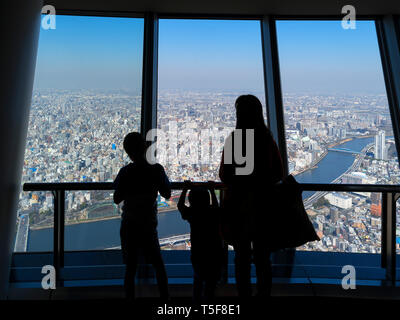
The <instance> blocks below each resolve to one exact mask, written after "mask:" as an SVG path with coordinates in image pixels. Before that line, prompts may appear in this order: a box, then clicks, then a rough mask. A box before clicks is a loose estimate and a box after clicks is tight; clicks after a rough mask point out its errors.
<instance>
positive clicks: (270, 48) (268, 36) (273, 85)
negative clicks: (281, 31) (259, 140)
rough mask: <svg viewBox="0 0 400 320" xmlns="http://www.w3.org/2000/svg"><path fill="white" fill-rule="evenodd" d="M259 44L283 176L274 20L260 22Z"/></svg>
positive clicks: (283, 141)
mask: <svg viewBox="0 0 400 320" xmlns="http://www.w3.org/2000/svg"><path fill="white" fill-rule="evenodd" d="M261 44H262V54H263V68H264V87H265V104H266V108H267V116H268V126H269V128H270V130H271V132H272V135H273V137H274V139H275V141H276V142H277V144H278V147H279V151H280V153H281V156H282V161H283V166H284V171H285V174H287V173H288V161H287V150H286V137H285V123H284V115H283V102H282V92H281V79H280V70H279V58H278V44H277V36H276V26H275V20H274V19H272V18H271V17H269V16H265V17H264V18H263V19H262V20H261Z"/></svg>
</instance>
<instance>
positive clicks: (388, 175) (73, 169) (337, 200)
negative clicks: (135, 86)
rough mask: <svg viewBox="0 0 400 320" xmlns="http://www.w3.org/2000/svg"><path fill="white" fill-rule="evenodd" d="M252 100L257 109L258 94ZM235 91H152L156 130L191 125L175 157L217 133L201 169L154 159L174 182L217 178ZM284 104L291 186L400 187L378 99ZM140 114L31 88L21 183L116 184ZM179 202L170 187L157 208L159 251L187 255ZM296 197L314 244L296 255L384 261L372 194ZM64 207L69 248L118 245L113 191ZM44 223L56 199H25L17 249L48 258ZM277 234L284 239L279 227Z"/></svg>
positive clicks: (305, 98) (97, 94) (300, 97)
mask: <svg viewBox="0 0 400 320" xmlns="http://www.w3.org/2000/svg"><path fill="white" fill-rule="evenodd" d="M250 93H252V94H255V95H257V96H258V97H259V98H260V100H261V101H262V103H263V105H265V104H264V94H263V93H262V92H250ZM240 94H242V92H235V91H220V92H213V91H207V90H202V91H196V90H160V92H159V97H158V107H157V126H158V128H159V129H162V130H163V131H166V132H167V131H168V130H171V126H172V125H174V126H176V128H177V130H178V131H179V130H182V129H188V128H189V129H192V131H190V132H192V135H189V136H185V137H178V141H177V142H178V143H177V146H178V150H177V152H178V154H179V152H181V153H183V155H185V152H191V150H192V149H196V147H197V144H198V143H199V138H200V137H199V135H200V133H199V132H200V131H201V130H202V131H204V130H210V134H211V135H212V136H213V137H214V136H215V137H216V138H215V139H212V141H210V149H209V151H210V152H209V155H210V157H209V158H208V159H207V161H206V162H202V163H194V164H188V163H187V162H181V161H180V160H181V159H184V157H178V158H176V159H172V160H171V159H163V160H162V161H160V162H161V164H162V165H163V166H164V167H165V169H166V172H167V175H168V176H169V178H170V180H171V181H184V180H187V179H190V180H192V181H209V180H219V178H218V168H219V163H220V159H221V153H222V147H223V143H224V138H225V137H226V136H227V135H228V134H229V132H230V131H231V130H232V129H233V128H234V126H235V109H234V101H235V99H236V98H237V97H238V96H239V95H240ZM283 102H284V110H285V114H284V116H285V129H286V143H287V154H288V166H289V172H290V173H291V174H293V175H294V176H295V178H296V179H297V180H298V182H303V183H307V182H314V183H362V184H398V183H399V181H400V170H399V166H398V159H397V153H396V147H395V144H394V139H393V133H392V125H391V119H390V114H389V108H388V104H387V99H386V95H384V94H382V95H376V94H375V95H372V94H371V95H367V94H366V95H357V96H351V95H323V94H320V95H318V94H314V95H311V94H295V93H293V94H288V93H285V94H284V95H283ZM140 106H141V98H140V94H138V93H132V92H129V91H124V90H113V91H111V90H101V91H100V90H40V91H35V92H34V94H33V97H32V108H31V111H30V121H29V127H28V136H27V143H26V150H25V161H24V167H23V172H22V183H25V182H89V181H94V182H96V181H109V182H110V181H113V180H114V178H115V177H116V175H117V173H118V171H119V169H120V168H121V167H122V166H124V165H125V164H127V163H128V162H129V159H128V157H127V156H126V155H125V154H124V151H123V149H122V141H123V138H124V136H125V135H126V134H127V133H128V132H131V131H139V130H140V117H141V107H140ZM196 150H197V149H196ZM332 163H334V165H332ZM178 196H179V192H178V191H174V193H173V196H172V198H171V199H170V200H168V201H167V200H165V199H163V198H161V197H160V198H159V200H158V207H159V217H160V219H159V233H160V232H161V231H160V230H161V229H162V234H160V243H161V245H162V248H164V249H175V250H176V249H189V248H190V242H189V237H188V232H189V228H188V225H187V224H186V223H185V222H182V221H178V220H181V218H180V215H179V213H177V208H176V202H177V198H178ZM303 198H304V205H305V208H306V210H307V213H308V214H309V217H310V219H311V221H312V222H313V225H314V227H315V229H316V231H317V233H318V235H319V237H320V238H321V241H318V242H312V243H308V244H306V245H305V246H302V247H300V248H298V250H318V251H336V252H360V253H380V250H381V214H382V212H381V211H382V204H381V199H380V195H379V194H374V193H372V194H367V193H349V192H347V193H326V192H325V193H323V192H315V193H311V192H308V193H306V192H304V193H303ZM65 201H66V202H65V208H66V216H65V224H66V235H67V233H69V237H71V238H75V239H81V240H80V243H78V244H77V246H76V247H73V246H72V244H71V246H70V250H92V249H113V248H118V246H119V245H118V243H117V242H118V241H119V238H118V230H117V229H116V228H117V227H116V226H117V224H118V220H119V216H120V210H119V208H118V207H117V206H115V205H114V204H113V202H112V191H74V192H67V193H66V200H65ZM267 207H268V206H267V204H266V208H267ZM266 214H268V212H267V209H266ZM397 214H398V215H399V212H398V213H397ZM161 217H163V218H162V219H161ZM398 220H399V219H398ZM100 222H101V226H100ZM106 223H107V224H108V225H105V224H106ZM96 224H97V226H98V227H96ZM111 224H112V227H110V226H111ZM83 225H85V226H86V227H87V228H89V226H90V228H91V229H90V230H94V231H92V233H91V234H90V235H83V236H82V235H73V233H74V232H78V231H73V230H77V229H73V228H77V227H78V226H83ZM52 226H53V195H52V194H51V193H50V192H47V193H46V192H21V195H20V200H19V210H18V221H17V233H16V242H15V251H46V249H48V243H49V242H50V244H51V238H49V235H50V233H49V230H51V228H52ZM68 228H69V229H68ZM100 228H102V229H100ZM279 228H280V229H282V230H283V231H284V229H285V226H284V225H282V226H279ZM111 229H112V230H113V236H110V237H109V238H110V239H108V238H107V236H105V231H104V230H111ZM97 230H98V232H97ZM80 232H83V231H80ZM85 237H90V241H91V242H92V244H89V243H86V242H85V241H86V240H85V239H86V238H85ZM111 238H112V239H111ZM34 242H36V243H34ZM66 246H68V240H67V239H66ZM397 249H398V250H399V248H398V247H397ZM66 250H67V248H66Z"/></svg>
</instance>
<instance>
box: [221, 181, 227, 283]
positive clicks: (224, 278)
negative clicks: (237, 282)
mask: <svg viewBox="0 0 400 320" xmlns="http://www.w3.org/2000/svg"><path fill="white" fill-rule="evenodd" d="M224 201H225V189H224V188H222V189H220V190H219V205H220V207H222V206H223V205H224ZM228 256H229V255H228V244H227V243H226V242H224V255H223V261H222V268H221V279H220V280H221V283H222V284H227V283H228Z"/></svg>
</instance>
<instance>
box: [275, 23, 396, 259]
mask: <svg viewBox="0 0 400 320" xmlns="http://www.w3.org/2000/svg"><path fill="white" fill-rule="evenodd" d="M277 36H278V50H279V61H280V69H281V80H282V91H283V102H284V115H285V130H286V142H287V151H288V163H289V171H290V172H291V173H292V174H293V175H295V176H296V179H297V180H298V181H299V182H303V183H345V184H346V183H356V184H397V183H399V181H400V179H399V177H400V171H399V166H398V159H397V153H396V148H395V144H394V139H393V131H392V123H391V118H390V113H389V108H388V101H387V97H386V93H385V92H386V91H385V84H384V79H383V72H382V67H381V59H380V55H379V47H378V42H377V36H376V30H375V24H374V22H373V21H357V23H356V29H343V28H342V24H341V21H278V22H277ZM311 195H312V197H310V196H311ZM303 197H304V198H305V204H306V206H309V207H310V208H313V213H312V214H311V219H312V220H313V221H314V222H315V223H318V224H319V226H320V227H319V230H320V231H321V236H322V241H321V242H320V243H319V244H318V246H315V247H313V246H309V248H312V249H318V250H328V251H332V250H334V251H351V252H372V253H375V252H379V250H378V248H379V246H380V235H379V236H378V234H376V232H378V233H380V215H381V201H380V195H375V194H372V195H371V194H366V193H364V194H363V193H353V194H345V195H344V196H343V195H341V194H334V195H333V196H332V195H330V196H329V195H324V194H322V193H318V192H317V193H314V194H313V193H312V192H304V193H303ZM328 198H329V199H330V200H329V199H328ZM342 202H343V203H347V202H349V203H350V202H351V206H350V207H346V208H342V207H341V206H340V205H338V203H342ZM343 210H344V211H345V214H342V213H343V212H344V211H343ZM338 215H339V217H340V216H341V215H343V217H344V218H345V221H341V220H340V219H337V216H338ZM318 217H321V218H318ZM378 226H379V227H378ZM338 228H341V230H340V234H339V233H337V232H333V231H332V230H335V229H336V230H338ZM377 228H378V229H377ZM331 231H332V232H331ZM342 234H348V235H350V234H352V235H354V236H353V237H349V239H348V243H344V242H341V241H342V240H343V237H342V236H341V235H342ZM328 238H329V241H328V240H327V239H328ZM340 243H342V244H340ZM338 244H339V245H338Z"/></svg>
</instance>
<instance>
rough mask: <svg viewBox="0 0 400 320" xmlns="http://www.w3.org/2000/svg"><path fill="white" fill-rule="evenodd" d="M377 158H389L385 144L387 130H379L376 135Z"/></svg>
mask: <svg viewBox="0 0 400 320" xmlns="http://www.w3.org/2000/svg"><path fill="white" fill-rule="evenodd" d="M375 158H376V159H379V160H386V159H387V152H386V145H385V131H383V130H382V131H378V134H377V135H376V136H375Z"/></svg>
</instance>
